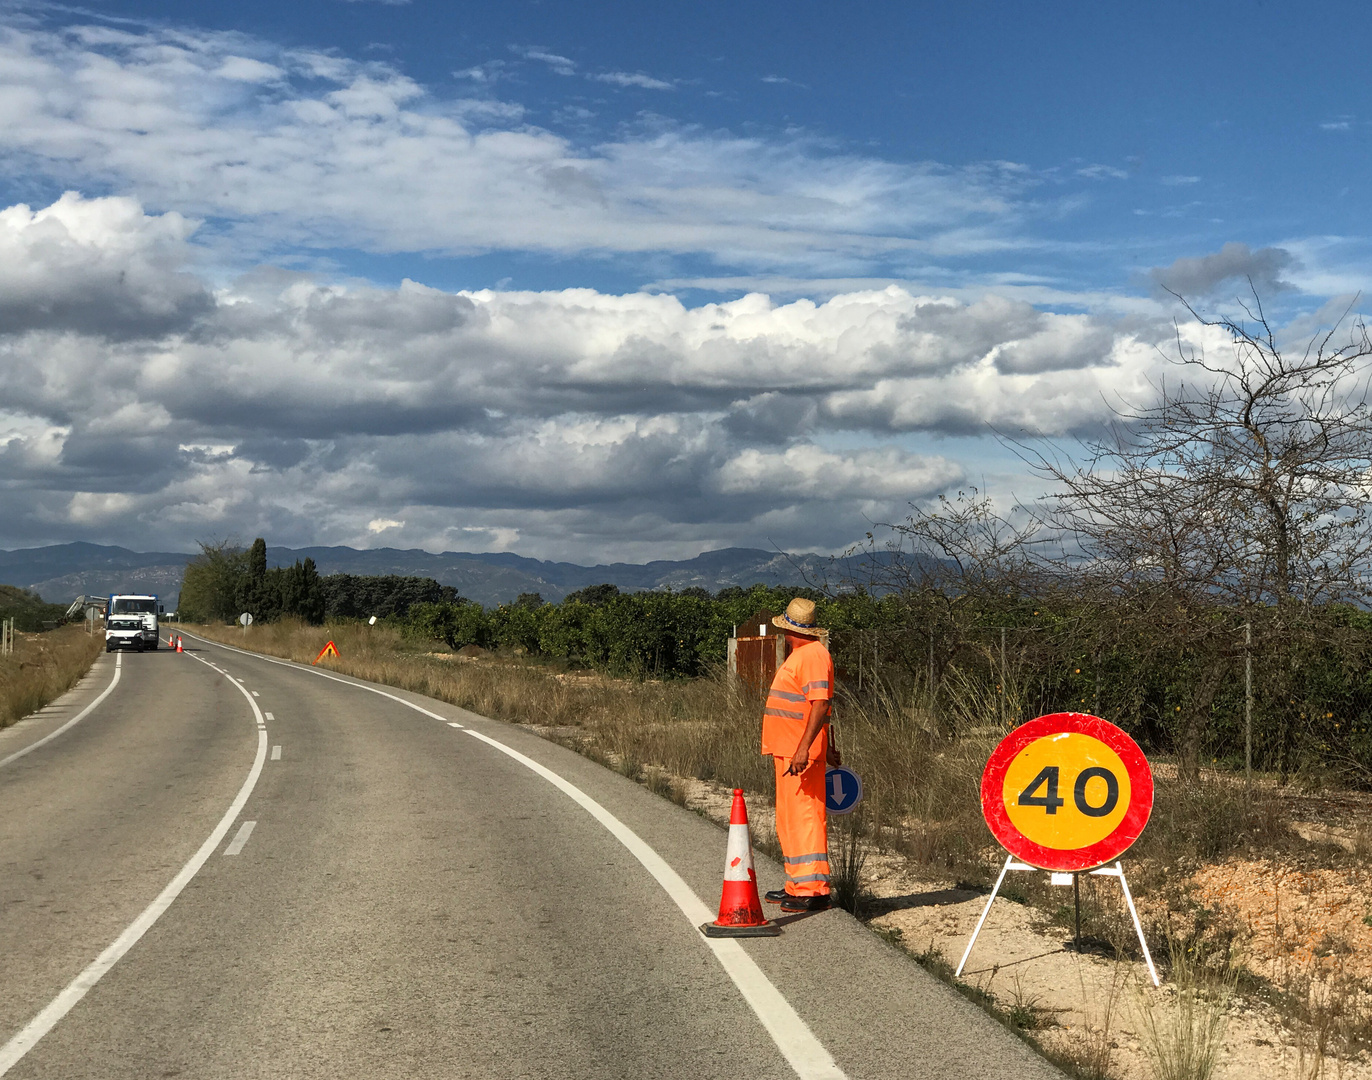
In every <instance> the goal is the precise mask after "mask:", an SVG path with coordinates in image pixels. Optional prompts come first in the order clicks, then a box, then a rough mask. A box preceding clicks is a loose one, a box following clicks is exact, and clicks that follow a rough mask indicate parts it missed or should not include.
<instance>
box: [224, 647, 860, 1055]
mask: <svg viewBox="0 0 1372 1080" xmlns="http://www.w3.org/2000/svg"><path fill="white" fill-rule="evenodd" d="M201 640H204V641H207V642H209V644H211V645H219V647H220V648H222V649H230V650H232V651H233V652H241V653H243V655H245V656H252V657H256V658H257V659H259V660H265V661H267V663H269V664H277V665H280V666H281V667H289V668H294V669H295V670H296V671H303V672H306V673H308V674H310V675H318V676H319V677H320V678H321V679H328V680H330V681H331V682H340V683H343V684H344V685H345V686H353V687H356V688H357V689H359V690H367V691H370V692H371V693H373V694H380V695H381V696H382V697H384V698H390V699H391V700H392V701H395V702H399V703H400V704H401V705H404V706H405V707H406V708H408V709H413V710H414V711H415V712H420V713H423V714H424V715H425V716H431V717H433V718H434V719H435V720H441V721H443V723H445V724H451V723H453V721H451V720H449V719H448V718H447V717H446V716H439V715H438V713H435V712H430V711H429V710H428V709H426V708H424V707H423V706H420V705H416V704H415V703H414V702H413V701H406V700H405V699H404V698H402V697H397V696H396V695H395V694H388V693H386V692H385V691H384V690H378V689H377V688H376V687H374V686H367V685H365V684H363V683H356V682H352V681H351V680H349V679H340V678H339V677H338V676H336V675H330V674H327V673H326V672H323V671H319V670H317V669H316V668H307V667H304V666H303V665H300V664H293V663H291V662H289V661H286V660H277V659H274V658H272V657H270V656H263V655H261V654H260V653H250V652H246V651H244V650H243V649H235V648H234V647H233V646H232V645H221V644H220V643H219V642H217V641H213V640H212V639H209V638H202V639H201ZM463 730H465V731H466V732H467V734H468V735H471V736H472V737H473V738H476V739H480V740H481V741H482V742H485V743H489V744H490V745H491V746H493V747H495V748H496V749H497V750H500V751H501V752H502V753H505V754H508V755H509V756H510V757H512V758H514V759H515V760H516V761H519V762H520V763H522V764H524V765H526V766H528V767H529V768H530V769H532V770H533V771H534V772H536V773H538V775H540V776H542V777H543V778H544V779H546V780H547V781H548V782H549V783H551V784H553V785H554V786H555V787H557V788H559V789H560V790H562V791H563V792H564V793H566V794H567V795H569V796H570V797H571V798H572V799H573V801H575V802H576V803H578V804H579V805H580V806H582V807H583V808H584V809H586V810H587V811H588V812H589V813H590V814H591V816H592V817H594V818H595V819H596V820H597V821H599V822H600V823H601V824H602V825H604V826H605V828H606V829H608V830H609V831H610V833H611V834H612V835H613V836H614V837H615V839H617V840H618V841H619V842H620V843H621V844H623V845H624V846H625V847H626V848H628V849H629V851H630V852H631V853H632V854H633V855H634V857H635V858H636V859H638V861H639V862H640V863H642V864H643V866H644V867H645V868H646V869H647V870H648V872H649V873H650V874H652V875H653V877H654V878H656V879H657V882H658V884H659V885H661V886H662V888H663V889H664V890H665V891H666V892H667V895H668V896H670V897H671V898H672V900H673V901H674V902H675V903H676V905H677V907H679V908H680V909H681V911H682V913H683V914H684V915H685V916H686V918H687V919H689V920H690V921H691V925H692V926H699V925H700V924H701V923H704V922H710V921H711V920H713V919H714V918H715V914H716V913H715V912H713V911H711V910H710V909H709V908H708V907H706V906H705V904H704V903H703V902H702V901H701V899H700V897H698V896H696V894H695V892H694V891H692V889H691V887H690V886H689V885H687V884H686V882H685V881H684V880H683V879H682V877H681V875H680V874H678V873H677V872H676V871H675V870H673V869H672V868H671V866H669V865H668V863H667V861H666V860H665V859H664V858H663V857H662V856H661V855H659V854H658V853H657V852H656V851H654V850H653V849H652V848H651V847H649V846H648V844H647V843H645V842H644V840H643V839H642V838H641V837H640V836H639V835H638V834H637V833H635V832H634V831H633V830H632V829H630V828H629V827H628V826H627V825H625V824H624V823H623V822H622V821H620V820H619V819H618V818H617V817H615V816H614V815H613V814H611V813H610V812H609V811H608V810H606V809H605V808H604V807H603V806H601V805H600V803H598V802H596V801H595V800H594V799H592V798H591V797H590V796H589V795H587V794H586V793H585V792H584V791H582V790H581V789H580V788H579V787H577V786H576V785H574V784H572V783H571V782H570V781H568V780H564V779H563V778H562V777H561V776H559V775H558V774H557V773H555V772H553V771H552V770H551V769H548V768H546V767H545V766H543V765H540V764H539V763H538V762H536V761H534V759H533V758H530V757H526V756H525V755H523V754H521V753H520V752H519V751H518V750H515V749H513V748H511V747H508V746H506V745H505V744H504V743H502V742H498V741H496V740H495V739H492V738H491V737H490V736H488V735H483V734H481V732H479V731H473V730H472V729H471V728H464V729H463ZM700 940H701V941H703V942H704V943H705V944H706V945H707V946H708V947H709V949H710V951H711V952H713V953H714V954H715V957H716V959H718V960H719V962H720V965H721V966H722V967H723V968H724V970H725V971H726V972H728V973H729V977H730V978H731V979H733V980H734V985H735V986H737V987H738V989H739V993H741V994H742V995H743V998H744V1000H745V1001H747V1002H748V1004H749V1005H750V1006H752V1009H753V1012H755V1013H756V1014H757V1017H758V1019H759V1020H761V1021H762V1026H763V1027H765V1028H766V1029H767V1033H768V1034H769V1035H771V1036H772V1040H773V1041H774V1042H775V1043H776V1044H777V1049H779V1050H780V1051H781V1053H782V1056H783V1057H785V1058H786V1060H787V1062H789V1063H790V1065H791V1068H792V1069H794V1070H795V1073H796V1075H797V1076H799V1077H801V1080H847V1078H846V1076H845V1074H844V1072H843V1070H842V1069H840V1068H839V1067H838V1064H837V1063H836V1062H835V1061H834V1059H833V1057H832V1056H831V1055H830V1054H829V1051H827V1050H825V1049H824V1046H823V1044H822V1043H820V1041H819V1040H818V1039H817V1038H816V1037H815V1033H814V1032H813V1031H811V1030H810V1027H809V1025H808V1024H806V1023H805V1021H804V1020H802V1019H801V1018H800V1015H799V1014H798V1013H797V1012H796V1011H795V1009H793V1008H792V1007H791V1003H790V1002H789V1001H787V1000H786V998H785V997H783V996H782V993H781V991H780V990H778V989H777V988H776V987H775V986H774V985H773V984H772V981H771V980H770V979H768V978H767V976H766V974H764V972H763V971H762V969H761V968H760V967H758V966H757V964H756V962H755V961H754V960H753V958H752V957H751V956H749V955H748V954H747V953H746V952H745V951H744V949H743V946H742V945H740V944H739V943H738V941H737V940H732V939H729V938H707V937H705V936H704V935H703V934H702V935H701V936H700Z"/></svg>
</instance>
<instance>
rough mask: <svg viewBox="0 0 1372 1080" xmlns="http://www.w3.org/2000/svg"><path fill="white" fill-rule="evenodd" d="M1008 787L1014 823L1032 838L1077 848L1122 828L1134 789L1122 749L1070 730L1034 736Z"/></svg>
mask: <svg viewBox="0 0 1372 1080" xmlns="http://www.w3.org/2000/svg"><path fill="white" fill-rule="evenodd" d="M1083 773H1087V774H1088V775H1087V776H1086V777H1085V779H1083V778H1082V774H1083ZM1112 780H1113V782H1112ZM1003 792H1004V798H1005V812H1006V814H1007V815H1008V816H1009V818H1010V822H1011V824H1013V825H1014V826H1015V828H1016V829H1018V830H1019V831H1020V832H1021V833H1022V834H1023V835H1024V836H1025V837H1026V838H1027V839H1029V840H1032V841H1033V842H1034V843H1036V844H1042V845H1043V846H1044V847H1049V848H1055V849H1058V850H1061V851H1075V850H1077V849H1079V848H1085V847H1090V846H1091V845H1092V844H1097V843H1099V842H1100V841H1102V840H1104V839H1105V838H1106V837H1107V836H1109V835H1110V834H1111V833H1112V832H1114V831H1115V829H1116V828H1118V827H1119V823H1120V822H1121V821H1123V820H1124V815H1125V814H1126V813H1128V811H1129V797H1130V794H1131V788H1130V784H1129V771H1128V770H1127V769H1126V768H1125V767H1124V762H1123V761H1122V760H1121V759H1120V756H1119V755H1118V754H1117V753H1115V752H1114V751H1113V750H1111V749H1110V747H1108V746H1106V745H1105V743H1103V742H1101V741H1100V740H1099V739H1093V738H1092V737H1091V736H1090V735H1081V734H1079V733H1077V732H1066V731H1065V732H1062V733H1060V734H1057V735H1048V736H1045V737H1044V738H1042V739H1035V740H1034V741H1033V742H1031V743H1030V744H1029V745H1028V746H1026V747H1025V748H1024V749H1023V750H1021V751H1020V752H1019V753H1018V754H1017V755H1015V760H1014V761H1012V762H1010V767H1009V768H1008V769H1006V770H1005V786H1004V789H1003Z"/></svg>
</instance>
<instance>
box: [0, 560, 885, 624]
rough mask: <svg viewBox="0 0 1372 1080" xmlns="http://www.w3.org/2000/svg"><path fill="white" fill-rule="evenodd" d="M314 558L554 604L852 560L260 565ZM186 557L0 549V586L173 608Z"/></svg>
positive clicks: (796, 580) (822, 570)
mask: <svg viewBox="0 0 1372 1080" xmlns="http://www.w3.org/2000/svg"><path fill="white" fill-rule="evenodd" d="M307 556H308V557H309V558H312V559H314V562H315V565H316V566H317V567H318V568H319V572H320V573H321V574H358V575H369V574H400V575H404V576H411V575H413V576H417V577H429V578H434V579H435V580H437V581H438V582H439V583H440V584H443V585H452V586H453V587H454V588H456V589H457V591H458V592H460V593H461V594H462V595H463V596H465V597H467V598H468V599H471V600H475V601H477V602H478V603H481V604H484V605H487V606H491V605H494V604H504V603H509V602H510V601H512V600H514V599H515V597H517V596H518V595H519V594H520V593H539V594H540V595H541V596H542V597H543V599H544V600H548V601H557V600H561V599H562V598H563V597H564V596H566V595H567V594H568V593H570V592H574V591H576V590H577V589H581V588H585V587H586V586H587V585H600V584H603V583H607V582H608V583H609V584H612V585H618V586H619V587H620V588H621V589H623V590H625V591H626V592H636V591H639V590H644V589H673V590H678V591H679V590H681V589H685V588H690V587H692V586H698V587H700V588H703V589H707V590H709V591H710V592H718V591H719V590H720V589H724V588H728V587H729V586H732V585H739V586H743V587H745V588H746V587H747V586H750V585H755V584H763V585H804V584H807V583H819V582H822V581H823V580H824V579H825V578H826V576H827V577H828V578H829V579H830V580H834V579H835V578H836V577H841V576H844V575H846V574H851V573H852V572H853V571H854V570H855V569H856V568H857V565H858V564H859V563H860V562H862V561H863V560H862V558H861V557H851V558H847V559H833V558H831V557H829V556H827V555H815V554H803V555H791V554H787V553H785V552H779V551H764V550H761V549H758V548H723V549H721V550H718V551H707V552H703V553H702V554H700V555H697V556H696V557H695V558H694V559H682V560H675V561H673V560H659V561H655V562H649V563H610V564H608V565H598V566H580V565H578V564H576V563H568V562H547V561H544V560H541V559H529V558H525V557H523V556H521V555H515V554H512V553H510V552H476V553H473V552H465V551H445V552H443V553H441V554H437V555H435V554H433V553H431V552H428V551H421V550H418V549H409V550H401V549H399V548H371V549H368V550H358V549H357V548H350V547H307V548H287V547H268V548H267V565H269V566H287V565H290V564H291V563H294V562H295V561H296V560H297V559H304V558H306V557H307ZM192 558H194V555H189V554H186V553H185V552H171V551H130V550H128V549H127V548H121V547H107V546H104V545H100V544H87V543H72V544H54V545H52V546H49V547H39V548H20V549H17V550H14V551H0V583H5V584H10V585H18V586H20V587H21V588H25V589H28V590H30V591H31V592H36V593H38V594H39V595H40V596H42V597H43V599H44V600H46V601H48V602H49V603H66V602H68V601H70V600H72V599H74V598H75V597H77V596H79V595H81V594H82V593H85V594H88V595H95V596H101V595H107V594H109V593H112V592H149V593H156V594H157V595H158V596H159V597H161V598H162V600H163V602H164V603H165V604H166V605H167V610H169V611H170V610H173V608H174V607H175V605H176V602H177V598H178V596H179V594H180V591H181V578H182V574H183V573H184V571H185V568H186V563H187V562H188V561H190V560H191V559H192Z"/></svg>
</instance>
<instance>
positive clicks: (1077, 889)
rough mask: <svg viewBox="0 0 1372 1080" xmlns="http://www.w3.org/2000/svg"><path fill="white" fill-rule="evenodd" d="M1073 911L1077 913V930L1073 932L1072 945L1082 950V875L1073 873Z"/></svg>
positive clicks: (1079, 950) (1078, 950)
mask: <svg viewBox="0 0 1372 1080" xmlns="http://www.w3.org/2000/svg"><path fill="white" fill-rule="evenodd" d="M1072 911H1073V912H1074V914H1075V915H1076V922H1075V924H1074V925H1075V930H1074V931H1073V933H1072V946H1073V948H1075V949H1076V950H1077V952H1081V875H1080V874H1073V875H1072Z"/></svg>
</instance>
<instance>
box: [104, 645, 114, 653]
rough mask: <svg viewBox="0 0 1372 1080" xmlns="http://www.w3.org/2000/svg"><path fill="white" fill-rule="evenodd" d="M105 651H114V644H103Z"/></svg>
mask: <svg viewBox="0 0 1372 1080" xmlns="http://www.w3.org/2000/svg"><path fill="white" fill-rule="evenodd" d="M105 651H106V652H114V646H113V645H106V646H105Z"/></svg>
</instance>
